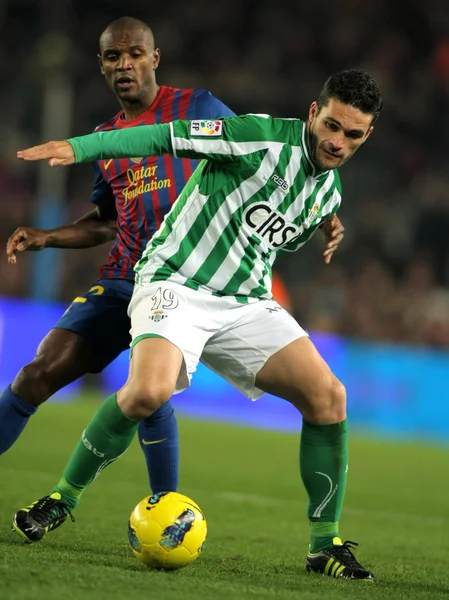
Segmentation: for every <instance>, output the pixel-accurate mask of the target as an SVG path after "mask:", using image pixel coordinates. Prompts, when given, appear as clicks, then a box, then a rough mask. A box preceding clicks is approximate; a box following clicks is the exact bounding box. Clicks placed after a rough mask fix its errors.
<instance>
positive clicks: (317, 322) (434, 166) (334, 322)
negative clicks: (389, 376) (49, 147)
mask: <svg viewBox="0 0 449 600" xmlns="http://www.w3.org/2000/svg"><path fill="white" fill-rule="evenodd" d="M124 15H129V16H135V17H138V18H141V19H142V20H144V21H146V22H148V23H149V24H150V25H151V27H152V28H153V30H154V33H155V38H156V43H157V45H158V46H159V47H160V48H161V51H162V61H161V65H160V68H159V72H158V81H159V83H160V84H161V83H163V84H167V85H173V86H177V87H183V86H188V87H190V86H196V87H206V88H208V89H210V90H211V91H212V93H213V94H214V95H216V96H217V97H219V98H220V99H221V100H222V101H224V102H225V103H226V104H228V105H229V106H230V107H231V108H232V109H233V110H234V111H235V112H237V113H245V112H262V113H270V114H272V115H275V116H286V117H306V116H307V111H308V107H309V105H310V102H311V101H312V100H314V99H315V98H316V97H317V94H318V92H319V90H320V88H321V86H322V84H323V82H324V80H325V79H326V78H327V77H328V76H329V75H330V74H331V73H332V72H334V71H336V70H340V69H344V68H352V67H358V68H363V69H365V70H367V71H369V72H370V73H371V74H372V75H373V76H375V78H376V79H377V80H378V82H379V84H380V86H381V88H382V91H383V94H384V99H385V109H384V112H383V114H382V115H381V118H380V120H379V121H378V123H377V124H376V128H375V131H374V133H373V135H372V136H371V138H370V140H369V143H367V144H366V146H365V147H363V148H362V150H361V151H360V153H359V154H358V155H356V157H355V158H354V159H353V161H351V162H350V163H349V164H348V165H347V166H345V167H344V168H343V170H342V172H341V176H342V181H343V205H342V208H341V211H340V213H339V216H340V218H341V219H342V221H343V222H344V225H345V227H346V235H345V240H344V243H343V245H342V247H341V249H340V250H339V252H338V253H337V254H336V255H335V256H334V259H333V261H332V263H331V265H330V266H326V265H324V262H323V260H322V256H321V252H322V249H323V242H322V240H320V239H319V236H318V235H317V236H316V237H315V238H314V239H313V241H312V242H311V243H310V244H309V245H308V246H306V247H305V248H304V249H302V250H301V251H299V252H298V253H296V254H291V255H290V254H289V255H286V256H283V257H281V258H280V259H279V261H278V263H277V273H278V275H279V276H280V277H281V278H282V280H283V282H284V285H285V288H286V291H287V296H286V299H285V302H286V303H289V304H290V306H291V310H292V312H293V313H294V315H295V316H296V317H297V318H298V319H299V321H300V323H301V324H302V325H303V326H304V327H306V328H307V329H311V330H320V331H331V332H336V333H341V334H344V335H347V336H350V337H355V338H359V339H360V338H361V339H366V340H380V341H384V342H398V343H406V344H415V345H416V344H419V345H427V346H431V347H449V243H448V241H449V198H448V196H449V169H448V167H447V164H448V157H447V140H448V139H449V110H447V107H448V105H449V11H448V6H447V0H427V2H425V3H423V2H421V1H420V0H394V2H392V1H391V0H390V1H389V0H377V2H366V1H364V0H339V1H338V2H331V1H330V0H314V1H313V2H307V3H306V2H298V0H279V1H278V2H276V3H273V2H269V1H268V0H267V1H265V0H214V2H210V1H209V0H194V1H193V2H185V0H167V1H166V2H164V3H149V2H145V1H144V0H128V1H127V2H126V4H125V5H124V4H123V3H122V2H118V1H116V0H107V1H106V0H58V1H57V2H55V1H54V0H1V2H0V31H1V35H0V56H1V57H2V64H3V66H4V74H3V90H2V93H1V94H0V109H1V114H2V119H1V121H0V139H1V144H0V194H1V201H0V237H1V240H0V243H1V244H2V247H3V248H4V247H5V244H6V241H7V239H8V237H9V235H10V234H11V233H12V232H13V230H14V229H15V228H16V227H18V226H19V225H33V224H35V223H36V220H37V218H38V216H37V215H38V211H37V208H36V207H37V204H38V202H37V179H38V173H39V169H38V167H36V166H35V165H24V164H21V163H19V162H18V161H16V159H15V152H16V150H17V149H19V148H23V147H26V146H29V145H32V144H35V143H39V142H41V141H44V139H43V137H42V136H43V126H44V125H43V120H44V119H43V112H44V111H43V97H44V89H45V86H46V85H47V83H48V78H49V77H51V76H52V74H54V72H55V69H59V73H60V74H61V73H62V74H63V75H60V76H61V77H62V76H63V77H64V81H65V85H67V86H68V87H69V89H70V90H71V92H70V93H71V98H72V100H71V109H70V115H71V119H70V123H69V124H68V125H69V131H68V133H69V134H73V135H80V134H83V133H88V132H90V131H92V130H93V128H94V127H95V126H96V125H97V124H99V123H101V122H103V121H105V120H107V119H109V118H110V117H111V116H113V115H114V114H115V113H116V112H117V111H118V104H117V102H116V100H115V98H114V96H113V94H112V92H111V91H110V90H109V89H108V88H107V86H106V84H105V82H104V81H103V78H102V76H101V75H100V72H99V69H98V64H97V59H96V53H97V49H98V37H99V35H100V33H101V32H102V31H103V29H104V28H105V27H106V26H107V25H108V23H109V22H110V21H112V20H114V19H115V18H118V17H120V16H124ZM55 137H61V136H57V135H56V134H55ZM66 173H67V178H68V179H67V181H66V182H64V186H63V191H64V199H63V203H62V204H61V205H60V206H59V212H58V215H59V217H58V218H60V219H62V221H61V222H69V221H72V220H74V219H76V218H78V217H80V216H81V215H82V214H84V213H85V212H87V211H88V210H90V208H91V206H90V205H89V201H88V199H89V195H90V191H91V185H92V171H91V166H90V165H83V166H78V167H75V168H73V169H70V170H67V171H66ZM48 177H50V180H49V182H47V187H49V189H51V185H52V180H51V177H53V172H52V175H48ZM55 185H56V183H55ZM57 185H60V182H57ZM44 212H45V211H44ZM45 252H47V251H45ZM53 252H55V251H53ZM60 252H62V257H63V260H62V265H63V268H62V269H61V270H60V274H59V275H58V281H57V290H56V292H55V296H56V298H57V299H59V300H62V301H70V300H71V299H72V298H73V297H74V296H76V295H77V294H78V293H80V292H82V291H84V290H85V289H86V288H87V287H88V286H90V285H91V284H92V283H93V282H94V281H95V279H96V276H97V272H98V268H99V266H100V265H101V264H103V263H104V262H105V260H106V257H107V253H108V248H107V247H106V246H103V247H100V248H96V249H91V250H81V251H78V250H77V251H75V250H71V251H60ZM47 268H48V267H47ZM35 269H36V261H35V255H32V254H31V253H30V254H26V255H22V256H20V257H19V260H18V264H17V265H15V266H12V265H9V264H8V263H7V261H6V256H5V255H3V257H2V258H0V282H1V283H0V294H1V295H6V296H15V297H26V296H32V295H33V293H34V292H33V285H32V284H31V283H30V282H33V281H34V282H35V281H36V275H37V277H38V278H42V279H45V277H46V274H47V273H46V271H45V270H43V271H42V272H37V274H36V273H35Z"/></svg>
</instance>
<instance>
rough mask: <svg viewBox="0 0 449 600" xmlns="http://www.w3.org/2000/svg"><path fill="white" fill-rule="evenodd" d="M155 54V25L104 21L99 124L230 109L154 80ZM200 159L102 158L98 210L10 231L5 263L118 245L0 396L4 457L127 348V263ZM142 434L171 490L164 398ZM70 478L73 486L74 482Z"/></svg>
mask: <svg viewBox="0 0 449 600" xmlns="http://www.w3.org/2000/svg"><path fill="white" fill-rule="evenodd" d="M159 60H160V51H159V49H158V48H156V47H155V43H154V38H153V34H152V31H151V29H150V28H149V27H148V25H146V24H145V23H143V22H142V21H139V20H137V19H133V18H130V17H123V18H121V19H118V20H117V21H114V22H113V23H111V24H110V25H109V27H107V29H106V30H105V31H104V32H103V34H102V35H101V37H100V55H99V62H100V68H101V72H102V74H103V75H104V77H105V79H106V82H107V84H108V85H109V87H110V88H111V89H112V90H113V92H114V93H115V95H116V96H117V98H118V100H119V103H120V105H121V108H122V110H121V111H120V112H119V113H118V114H117V115H116V116H115V117H114V118H113V119H111V120H109V121H107V122H105V123H103V124H102V125H100V126H99V127H98V128H97V130H101V131H106V130H109V129H119V128H124V127H138V126H140V125H149V124H153V123H167V122H169V121H172V120H176V119H216V118H218V117H221V116H223V117H224V116H229V115H233V114H234V113H233V112H232V111H231V110H230V109H229V108H228V107H227V106H225V105H224V104H223V103H222V102H220V101H219V100H218V99H217V98H214V96H212V94H211V93H210V92H209V91H207V90H204V89H177V88H172V87H167V86H159V85H158V84H157V82H156V75H155V72H156V69H157V67H158V65H159ZM197 163H198V161H196V160H190V159H176V158H172V157H170V156H168V155H167V156H162V157H132V158H129V159H120V160H101V161H99V162H98V163H96V165H95V180H94V188H93V191H92V195H91V201H92V202H93V204H94V206H95V208H94V210H92V211H91V212H89V213H88V214H86V215H85V216H84V217H82V218H81V219H80V220H78V221H77V222H75V223H74V224H71V225H67V226H63V227H59V228H57V229H53V230H51V231H43V230H36V229H33V228H27V227H21V228H19V229H17V230H16V231H15V232H14V234H13V235H12V236H11V238H10V239H9V242H8V247H7V253H8V258H9V260H10V262H11V263H15V261H16V253H17V252H20V251H23V250H41V249H43V248H45V247H50V246H51V247H57V248H87V247H92V246H96V245H99V244H102V243H105V242H107V241H110V240H114V242H113V245H112V248H111V251H110V255H109V261H108V264H106V265H104V266H103V267H102V268H101V271H100V274H99V278H98V280H97V281H96V282H95V283H94V285H93V286H92V287H91V288H90V290H89V291H88V292H86V293H84V294H82V295H80V296H78V297H77V298H75V300H74V301H73V302H72V304H71V305H70V307H69V309H68V310H67V311H66V313H65V314H64V315H63V316H62V317H61V319H60V320H59V321H58V322H57V323H56V324H55V327H54V328H53V329H52V330H51V331H50V332H49V333H48V334H47V336H46V337H45V338H44V340H43V341H42V342H41V344H40V345H39V348H38V350H37V354H36V357H35V358H34V360H33V361H32V362H31V363H30V364H28V365H26V366H25V367H23V368H22V369H21V371H20V372H19V373H18V375H17V376H16V378H15V380H14V381H13V383H12V384H11V385H10V386H8V388H7V389H6V390H4V392H3V393H2V394H1V396H0V454H1V453H3V452H5V451H6V450H7V449H8V448H9V447H11V446H12V444H14V442H15V441H16V440H17V438H18V437H19V435H20V433H21V432H22V430H23V428H24V427H25V425H26V423H27V421H28V419H29V416H30V415H32V414H33V413H34V412H35V411H36V409H37V407H38V406H39V405H40V404H42V403H43V402H45V401H46V400H47V399H48V398H49V397H50V396H51V395H53V394H54V393H55V392H57V391H58V390H59V389H61V388H62V387H63V386H65V385H67V384H69V383H70V382H72V381H74V380H75V379H77V378H78V377H81V376H82V375H84V374H85V373H98V372H100V371H102V370H103V369H104V368H105V367H106V366H107V365H108V364H110V363H111V362H112V361H113V360H114V359H115V358H116V357H117V356H118V354H120V353H121V352H122V351H123V350H125V349H127V348H128V347H129V343H130V336H129V329H130V321H129V318H128V315H127V307H128V303H129V300H130V298H131V294H132V290H133V285H134V271H133V266H134V264H135V263H136V261H137V260H138V259H139V258H140V256H141V254H142V252H143V250H144V248H145V246H146V244H147V242H148V241H149V239H150V238H151V236H152V235H153V234H154V233H155V231H156V230H157V229H158V227H159V226H160V224H161V222H162V220H163V219H164V216H165V215H166V214H167V212H168V211H169V210H170V208H171V206H172V205H173V203H174V202H175V200H176V198H177V197H178V195H179V193H180V192H181V190H182V188H183V187H184V185H185V183H186V182H187V180H188V178H189V177H190V175H191V174H192V172H193V170H194V169H195V167H196V166H197ZM139 440H140V443H141V447H142V449H143V451H144V454H145V457H146V461H147V466H148V471H149V477H150V484H151V487H152V490H153V492H154V493H156V492H160V491H170V490H176V488H177V482H178V453H179V452H178V432H177V423H176V417H175V415H174V411H173V408H172V406H171V405H170V403H167V404H165V405H164V406H162V407H161V408H160V409H159V410H158V411H156V412H155V413H154V414H153V415H151V417H149V418H148V419H147V420H145V421H142V423H141V426H140V427H139ZM88 444H89V441H88V440H86V446H88ZM72 483H73V484H74V487H75V488H76V481H74V482H72Z"/></svg>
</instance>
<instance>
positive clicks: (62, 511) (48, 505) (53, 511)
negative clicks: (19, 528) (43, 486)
mask: <svg viewBox="0 0 449 600" xmlns="http://www.w3.org/2000/svg"><path fill="white" fill-rule="evenodd" d="M29 514H30V516H31V517H32V518H33V519H34V520H35V521H36V522H37V523H38V524H39V525H41V526H43V527H46V526H47V525H49V524H52V523H54V522H55V521H58V520H60V519H65V518H66V517H67V516H70V518H71V519H72V522H75V517H74V516H73V515H72V513H71V512H70V510H69V508H68V507H67V506H66V505H65V504H64V502H61V501H60V500H55V499H54V498H51V497H50V496H44V497H43V498H41V499H40V500H38V501H37V502H36V504H35V505H34V506H33V508H32V509H30V513H29Z"/></svg>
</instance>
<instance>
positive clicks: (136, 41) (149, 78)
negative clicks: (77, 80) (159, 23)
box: [99, 28, 160, 103]
mask: <svg viewBox="0 0 449 600" xmlns="http://www.w3.org/2000/svg"><path fill="white" fill-rule="evenodd" d="M100 52H101V54H100V57H99V59H100V68H101V73H102V74H103V75H104V76H105V79H106V82H107V84H108V86H109V87H110V88H111V89H112V90H113V91H114V92H115V94H116V96H117V97H118V98H119V100H121V101H123V102H129V103H136V102H139V101H144V99H145V97H146V96H147V94H148V93H149V92H150V88H151V87H152V86H153V85H154V84H155V74H154V72H155V70H156V69H157V67H158V65H159V59H160V52H159V49H157V48H156V49H155V48H154V45H153V39H152V36H151V34H149V33H148V32H147V31H144V30H142V29H137V28H135V29H124V30H121V31H117V32H108V33H106V34H103V36H102V37H101V40H100Z"/></svg>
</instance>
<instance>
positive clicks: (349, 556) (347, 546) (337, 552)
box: [332, 540, 362, 569]
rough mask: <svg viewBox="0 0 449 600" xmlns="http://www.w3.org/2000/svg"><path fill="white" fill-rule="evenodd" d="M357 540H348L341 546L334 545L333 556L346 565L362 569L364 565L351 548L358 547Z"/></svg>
mask: <svg viewBox="0 0 449 600" xmlns="http://www.w3.org/2000/svg"><path fill="white" fill-rule="evenodd" d="M357 546H358V544H357V542H351V541H350V540H347V541H346V542H344V543H343V544H342V545H341V546H334V547H333V548H332V556H335V558H337V559H339V560H340V562H341V563H342V564H344V565H345V567H350V568H357V569H362V565H361V564H360V563H359V562H358V561H357V559H356V557H355V556H354V554H353V553H352V551H351V548H356V547H357Z"/></svg>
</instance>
